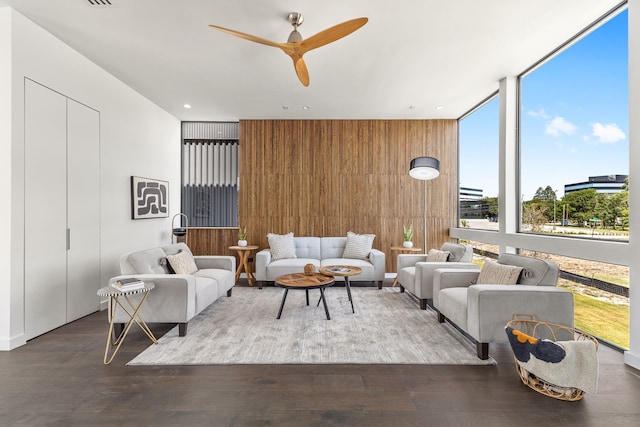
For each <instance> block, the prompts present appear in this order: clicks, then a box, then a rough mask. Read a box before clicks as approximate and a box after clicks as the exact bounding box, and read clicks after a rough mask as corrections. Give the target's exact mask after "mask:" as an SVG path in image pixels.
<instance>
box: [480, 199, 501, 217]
mask: <svg viewBox="0 0 640 427" xmlns="http://www.w3.org/2000/svg"><path fill="white" fill-rule="evenodd" d="M482 201H483V202H484V203H486V204H487V207H488V209H489V216H495V217H497V216H498V198H497V197H485V198H483V199H482Z"/></svg>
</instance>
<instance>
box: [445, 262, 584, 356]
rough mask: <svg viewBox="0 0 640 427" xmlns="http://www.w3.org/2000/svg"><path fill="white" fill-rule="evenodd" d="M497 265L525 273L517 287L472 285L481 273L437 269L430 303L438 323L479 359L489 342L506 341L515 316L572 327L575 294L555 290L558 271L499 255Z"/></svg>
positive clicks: (548, 264) (550, 265)
mask: <svg viewBox="0 0 640 427" xmlns="http://www.w3.org/2000/svg"><path fill="white" fill-rule="evenodd" d="M498 263H499V264H508V265H515V266H520V267H522V268H523V270H522V272H521V273H520V277H519V279H518V284H516V285H498V284H495V285H492V284H481V285H478V284H475V282H476V280H477V278H478V275H479V271H477V270H469V269H460V270H455V269H454V270H452V269H438V270H436V272H435V274H434V280H433V294H434V295H433V303H434V307H435V309H436V310H437V311H438V321H439V322H440V323H442V322H444V321H445V320H446V319H448V320H449V322H450V323H453V324H455V325H456V326H458V328H459V329H461V330H462V331H464V332H465V333H466V334H467V335H468V336H469V337H471V338H472V339H473V340H475V342H476V346H477V353H478V357H479V358H480V359H487V358H488V357H489V343H491V342H508V338H507V335H506V334H505V332H504V327H505V325H506V324H507V322H509V321H510V320H511V319H512V318H513V315H514V314H516V313H519V314H533V315H534V316H536V318H537V319H538V320H542V321H546V322H551V323H558V324H561V325H565V326H568V327H571V328H572V327H573V294H572V293H571V292H569V291H567V290H564V289H561V288H557V287H556V284H557V282H558V266H557V265H556V264H555V263H553V262H550V261H546V260H543V259H537V258H530V257H525V256H520V255H513V254H502V255H500V257H499V258H498Z"/></svg>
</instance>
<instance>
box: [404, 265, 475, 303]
mask: <svg viewBox="0 0 640 427" xmlns="http://www.w3.org/2000/svg"><path fill="white" fill-rule="evenodd" d="M445 269H446V270H455V271H456V272H457V273H458V274H460V271H461V270H465V271H467V270H468V271H469V272H470V273H472V272H475V273H478V272H480V267H478V266H477V265H476V264H474V263H472V262H418V263H416V276H415V279H416V284H415V290H414V291H415V292H414V293H416V296H417V297H418V298H428V299H432V298H433V294H434V279H435V274H436V271H438V270H445ZM470 277H472V279H471V280H469V281H467V282H466V283H467V284H469V283H470V282H471V281H475V279H476V278H477V275H472V274H470ZM445 286H446V284H445ZM449 287H450V286H449ZM440 289H442V287H441V288H440Z"/></svg>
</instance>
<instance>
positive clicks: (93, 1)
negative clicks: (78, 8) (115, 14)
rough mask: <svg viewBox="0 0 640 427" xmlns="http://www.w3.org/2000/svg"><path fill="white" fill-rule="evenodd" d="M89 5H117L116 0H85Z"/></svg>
mask: <svg viewBox="0 0 640 427" xmlns="http://www.w3.org/2000/svg"><path fill="white" fill-rule="evenodd" d="M85 3H86V4H87V5H88V6H101V7H103V6H115V4H114V3H115V0H85Z"/></svg>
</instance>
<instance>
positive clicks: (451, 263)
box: [397, 242, 480, 310]
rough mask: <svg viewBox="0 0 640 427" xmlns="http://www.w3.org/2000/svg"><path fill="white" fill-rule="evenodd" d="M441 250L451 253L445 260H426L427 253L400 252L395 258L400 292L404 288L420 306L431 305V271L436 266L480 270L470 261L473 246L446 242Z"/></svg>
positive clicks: (433, 270)
mask: <svg viewBox="0 0 640 427" xmlns="http://www.w3.org/2000/svg"><path fill="white" fill-rule="evenodd" d="M440 250H441V251H448V252H450V253H451V254H450V255H449V259H448V260H447V261H446V262H427V254H400V255H398V258H397V269H398V283H399V284H400V292H404V291H405V289H406V290H407V291H409V292H411V293H412V294H413V295H414V296H415V297H416V298H418V300H419V301H420V308H421V309H423V310H426V309H427V305H433V273H434V272H435V271H436V269H438V268H470V269H475V270H478V271H479V270H480V268H479V267H478V266H477V265H476V264H474V263H472V262H471V260H472V259H473V248H472V247H471V246H467V245H461V244H459V243H451V242H446V243H444V244H443V245H442V246H441V247H440Z"/></svg>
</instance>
